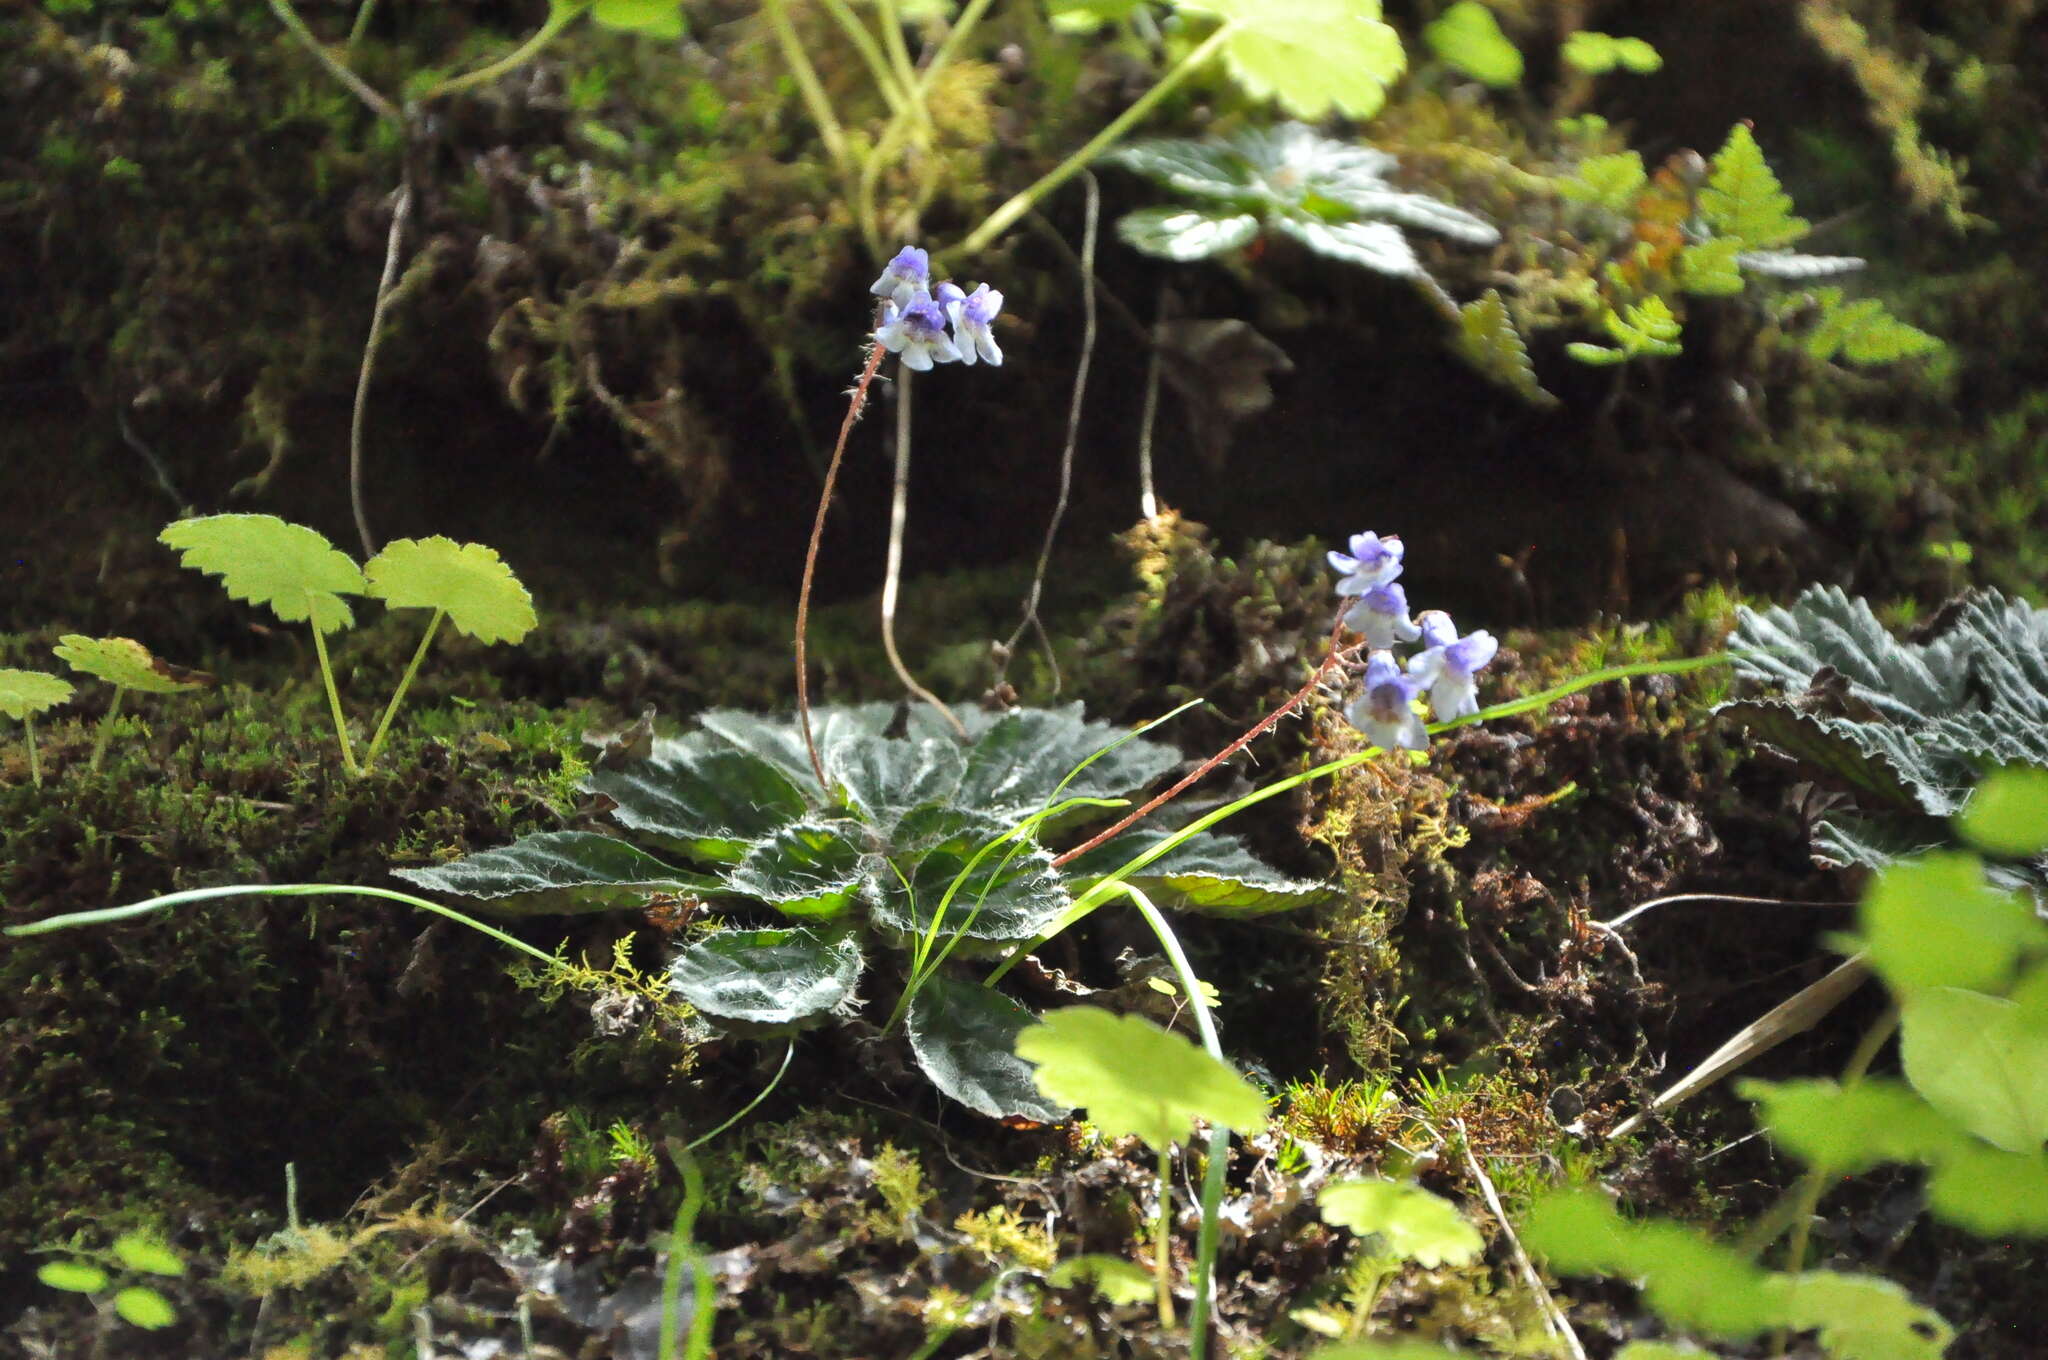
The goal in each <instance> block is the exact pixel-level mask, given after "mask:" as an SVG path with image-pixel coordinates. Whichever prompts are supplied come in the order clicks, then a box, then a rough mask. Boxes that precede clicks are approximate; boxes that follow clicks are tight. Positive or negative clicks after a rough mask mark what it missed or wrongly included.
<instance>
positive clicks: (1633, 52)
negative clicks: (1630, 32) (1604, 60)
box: [1614, 38, 1664, 76]
mask: <svg viewBox="0 0 2048 1360" xmlns="http://www.w3.org/2000/svg"><path fill="white" fill-rule="evenodd" d="M1614 60H1615V64H1616V65H1618V66H1620V67H1621V69H1622V70H1624V71H1627V72H1628V73H1630V74H1631V75H1638V76H1647V75H1654V74H1656V73H1657V72H1658V71H1661V70H1663V69H1664V55H1663V53H1661V52H1659V51H1658V50H1657V49H1656V48H1654V47H1652V46H1650V44H1648V43H1646V42H1644V41H1643V40H1642V39H1641V38H1616V39H1615V40H1614Z"/></svg>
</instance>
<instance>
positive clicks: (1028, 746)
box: [953, 704, 1180, 818]
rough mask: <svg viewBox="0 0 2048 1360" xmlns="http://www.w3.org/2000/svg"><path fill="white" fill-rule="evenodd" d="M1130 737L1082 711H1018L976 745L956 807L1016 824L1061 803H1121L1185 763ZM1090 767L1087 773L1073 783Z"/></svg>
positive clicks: (1166, 748) (1158, 745)
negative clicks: (1103, 800) (1091, 719)
mask: <svg viewBox="0 0 2048 1360" xmlns="http://www.w3.org/2000/svg"><path fill="white" fill-rule="evenodd" d="M1129 736H1130V734H1129V733H1128V732H1126V731H1124V730H1123V729H1121V728H1117V727H1113V726H1111V725H1110V724H1108V723H1099V722H1089V721H1088V720H1087V719H1085V718H1083V717H1082V716H1081V705H1079V704H1068V705H1067V706H1066V707H1064V708H1018V709H1012V710H1010V711H1009V712H1008V713H1005V714H1003V715H1002V716H1000V717H999V718H997V719H996V720H995V721H994V722H992V723H990V724H989V725H988V727H987V728H986V729H985V730H984V731H983V732H981V733H980V734H979V735H978V737H977V738H976V740H975V743H974V746H973V747H972V749H970V750H969V751H968V753H967V768H966V769H965V770H964V771H963V772H962V773H961V776H960V786H959V788H958V789H957V790H956V791H954V793H953V801H954V802H955V803H957V804H958V805H959V806H961V807H963V808H969V809H974V810H977V811H981V812H986V813H990V814H992V815H994V816H998V817H1004V818H1011V817H1014V816H1018V815H1028V814H1030V813H1033V812H1037V811H1038V810H1040V809H1041V808H1043V807H1045V806H1046V805H1047V804H1048V803H1050V802H1052V801H1053V800H1054V799H1055V798H1056V797H1057V798H1117V797H1122V796H1123V795H1126V794H1129V793H1131V792H1133V791H1135V790H1137V789H1141V788H1143V787H1145V785H1147V784H1149V783H1151V782H1152V781H1153V780H1155V779H1157V778H1158V777H1159V776H1160V775H1162V774H1165V773H1166V772H1167V771H1168V770H1170V769H1172V768H1173V767H1174V766H1175V765H1177V764H1179V763H1180V755H1179V753H1178V752H1176V751H1175V750H1174V749H1173V748H1172V747H1170V746H1165V745H1162V744H1161V743H1159V742H1156V741H1147V740H1145V739H1144V738H1142V737H1141V738H1136V739H1132V740H1123V738H1126V737H1129ZM1118 743H1121V744H1118ZM1112 746H1113V747H1114V749H1106V748H1111V747H1112ZM1098 753H1100V754H1099V755H1098ZM1091 757H1095V758H1094V759H1093V760H1091V759H1090V758H1091ZM1084 761H1087V762H1089V763H1088V765H1087V768H1086V769H1083V770H1081V771H1080V773H1078V774H1074V775H1073V778H1072V779H1068V775H1069V774H1070V773H1071V772H1072V771H1073V770H1074V769H1075V767H1077V766H1079V765H1081V764H1082V763H1083V762H1084ZM1062 781H1065V787H1064V788H1062V787H1061V784H1062Z"/></svg>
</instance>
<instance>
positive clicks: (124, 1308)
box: [114, 1285, 178, 1331]
mask: <svg viewBox="0 0 2048 1360" xmlns="http://www.w3.org/2000/svg"><path fill="white" fill-rule="evenodd" d="M114 1311H115V1312H116V1313H119V1314H120V1315H121V1320H122V1321H123V1322H126V1323H128V1324H130V1325H131V1326H135V1327H144V1328H147V1329H148V1330H150V1331H156V1330H158V1329H160V1328H163V1327H168V1326H170V1325H171V1324H172V1323H174V1322H176V1321H177V1320H178V1310H177V1309H175V1308H173V1307H171V1301H170V1300H169V1299H167V1298H165V1297H164V1296H163V1295H161V1294H159V1293H157V1292H156V1291H155V1290H154V1289H147V1288H144V1287H143V1286H141V1285H131V1286H130V1287H128V1288H127V1289H124V1290H122V1291H121V1292H120V1293H118V1294H116V1295H114Z"/></svg>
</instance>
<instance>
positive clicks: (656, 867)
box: [392, 831, 724, 912]
mask: <svg viewBox="0 0 2048 1360" xmlns="http://www.w3.org/2000/svg"><path fill="white" fill-rule="evenodd" d="M392 873H393V874H395V875H396V876H397V877H399V878H402V879H404V880H406V881H407V882H408V883H413V884H416V885H418V886H419V887H422V888H429V889H432V890H433V891H435V892H446V893H458V894H460V895H462V896H464V897H475V898H479V899H482V900H484V901H488V902H493V903H498V904H500V905H501V907H509V908H511V909H513V910H516V911H520V912H571V911H601V910H605V909H608V908H611V907H624V906H638V905H639V904H641V903H642V902H644V901H645V900H646V899H647V896H648V894H650V893H657V892H694V893H705V892H718V891H722V890H723V887H724V885H723V883H722V882H721V881H720V880H718V879H716V878H711V877H708V876H705V875H702V874H693V873H691V872H689V871H688V870H686V869H678V868H676V867H675V866H673V865H670V864H664V863H663V862H662V861H661V860H659V859H657V858H655V857H654V856H653V855H650V854H648V853H647V852H646V851H645V850H642V849H640V848H639V847H638V846H636V845H633V844H632V843H631V842H629V841H622V840H620V839H619V838H618V837H616V836H606V835H601V834H599V833H598V832H595V831H541V832H536V833H535V834H533V835H531V836H526V837H522V838H521V839H519V840H516V841H514V842H512V844H510V845H504V846H499V847H497V848H496V849H493V850H480V851H478V852H477V853H476V854H473V855H468V856H465V857H464V858H462V859H458V860H455V861H453V862H452V863H448V864H436V865H432V866H429V867H426V868H419V869H394V870H392Z"/></svg>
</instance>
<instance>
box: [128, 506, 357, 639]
mask: <svg viewBox="0 0 2048 1360" xmlns="http://www.w3.org/2000/svg"><path fill="white" fill-rule="evenodd" d="M157 541H158V542H160V543H162V544H164V545H165V546H166V547H170V548H176V549H177V550H178V551H179V553H180V554H181V556H180V558H179V560H180V561H181V562H182V563H183V564H184V565H185V566H188V567H191V568H192V569H193V570H195V571H203V572H206V573H207V574H208V575H213V576H218V577H220V578H221V587H222V588H223V589H225V590H226V591H227V593H228V595H229V596H230V597H231V598H233V599H237V600H246V601H248V602H249V603H251V604H261V605H268V606H269V607H270V609H271V611H272V612H273V613H275V614H276V615H277V616H278V618H280V619H282V620H283V621H284V622H286V623H303V622H308V621H310V622H311V623H312V625H313V626H314V627H315V628H317V629H318V630H319V631H321V632H322V633H334V632H339V631H340V630H341V629H343V628H348V627H351V626H353V625H354V623H355V615H354V613H353V612H351V611H350V609H349V607H348V605H347V603H346V602H344V601H343V600H342V598H341V597H342V596H344V595H361V594H362V593H363V592H364V590H365V589H366V588H367V584H368V583H367V582H365V581H364V580H363V573H362V571H361V569H360V568H358V567H357V566H356V564H355V563H354V562H353V561H351V560H350V559H349V556H348V554H347V553H344V552H342V551H341V550H340V549H338V548H336V547H335V546H334V545H333V544H332V543H329V542H328V541H327V539H326V538H325V537H323V536H322V535H321V534H319V533H317V532H315V531H314V530H312V529H308V528H306V527H305V526H304V525H302V524H288V523H286V522H285V521H284V520H281V519H279V518H278V517H277V516H275V515H207V516H204V517H202V518H199V519H181V520H179V521H178V522H177V523H175V524H172V525H170V526H169V527H167V528H166V529H165V530H164V531H163V532H162V533H160V534H158V535H157Z"/></svg>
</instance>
